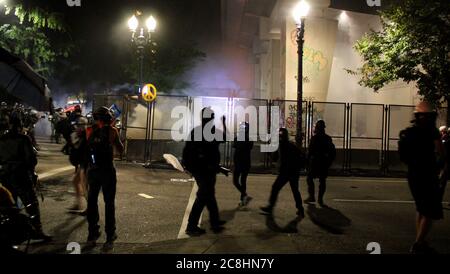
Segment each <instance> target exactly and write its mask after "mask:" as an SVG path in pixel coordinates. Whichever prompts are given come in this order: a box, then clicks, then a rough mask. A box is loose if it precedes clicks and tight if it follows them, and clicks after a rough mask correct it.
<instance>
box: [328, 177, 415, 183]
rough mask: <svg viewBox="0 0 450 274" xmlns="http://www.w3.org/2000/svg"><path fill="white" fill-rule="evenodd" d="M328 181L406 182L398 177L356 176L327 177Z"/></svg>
mask: <svg viewBox="0 0 450 274" xmlns="http://www.w3.org/2000/svg"><path fill="white" fill-rule="evenodd" d="M328 181H340V182H344V181H345V182H367V183H375V182H376V183H379V182H382V183H406V182H407V181H406V179H398V180H392V179H390V180H389V179H379V178H374V179H357V178H346V177H333V178H328Z"/></svg>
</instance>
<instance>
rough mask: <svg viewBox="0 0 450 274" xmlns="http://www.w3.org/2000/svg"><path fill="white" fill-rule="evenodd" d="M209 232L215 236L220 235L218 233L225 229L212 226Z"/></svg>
mask: <svg viewBox="0 0 450 274" xmlns="http://www.w3.org/2000/svg"><path fill="white" fill-rule="evenodd" d="M211 230H212V231H213V232H214V233H216V234H217V233H220V232H222V231H224V230H225V227H223V226H220V225H217V226H212V227H211Z"/></svg>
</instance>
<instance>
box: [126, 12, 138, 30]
mask: <svg viewBox="0 0 450 274" xmlns="http://www.w3.org/2000/svg"><path fill="white" fill-rule="evenodd" d="M138 26H139V21H138V19H137V18H136V15H133V16H132V17H131V18H130V19H129V20H128V28H129V29H130V31H132V32H136V29H137V28H138Z"/></svg>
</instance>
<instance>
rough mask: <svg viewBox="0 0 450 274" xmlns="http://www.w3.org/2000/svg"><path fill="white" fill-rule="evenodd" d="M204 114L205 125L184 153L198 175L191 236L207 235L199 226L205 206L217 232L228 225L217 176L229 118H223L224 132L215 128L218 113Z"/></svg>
mask: <svg viewBox="0 0 450 274" xmlns="http://www.w3.org/2000/svg"><path fill="white" fill-rule="evenodd" d="M201 114H202V124H201V125H200V126H198V127H196V128H194V129H193V130H192V132H191V134H190V139H189V140H188V141H187V142H186V146H185V148H184V150H183V164H184V166H185V167H186V169H187V170H188V171H189V172H190V173H191V174H192V175H193V176H194V178H195V181H196V183H197V186H198V191H197V197H196V199H195V202H194V204H193V206H192V210H191V213H190V215H189V221H188V225H187V228H186V234H188V235H191V236H199V235H202V234H204V233H206V231H205V230H204V229H202V228H200V227H198V223H199V220H200V216H201V214H202V211H203V209H204V207H205V206H206V207H207V208H208V211H209V221H210V224H211V229H212V231H213V232H215V233H219V232H221V231H222V230H223V229H224V227H223V225H225V222H224V221H221V220H220V217H219V208H218V205H217V201H216V196H215V186H216V174H217V173H219V172H220V170H221V167H220V151H219V145H220V144H221V143H223V142H224V141H225V140H226V139H225V138H226V126H225V117H222V124H223V128H224V131H223V132H222V131H220V130H218V129H216V127H215V126H214V111H213V110H212V109H211V108H204V109H203V110H202V112H201Z"/></svg>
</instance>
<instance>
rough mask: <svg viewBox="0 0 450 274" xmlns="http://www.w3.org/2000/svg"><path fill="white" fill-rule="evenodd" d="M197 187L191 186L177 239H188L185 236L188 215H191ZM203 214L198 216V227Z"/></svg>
mask: <svg viewBox="0 0 450 274" xmlns="http://www.w3.org/2000/svg"><path fill="white" fill-rule="evenodd" d="M197 191H198V186H197V183H195V182H194V184H193V186H192V191H191V196H189V202H188V204H187V207H186V211H185V212H184V217H183V222H182V223H181V227H180V231H179V232H178V239H186V238H189V235H187V234H186V228H187V225H188V221H189V215H190V214H191V209H192V205H193V204H194V202H195V198H196V196H197ZM202 216H203V213H202V214H201V215H200V220H199V221H198V223H199V225H200V224H201V223H202Z"/></svg>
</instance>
